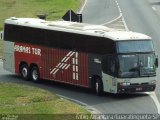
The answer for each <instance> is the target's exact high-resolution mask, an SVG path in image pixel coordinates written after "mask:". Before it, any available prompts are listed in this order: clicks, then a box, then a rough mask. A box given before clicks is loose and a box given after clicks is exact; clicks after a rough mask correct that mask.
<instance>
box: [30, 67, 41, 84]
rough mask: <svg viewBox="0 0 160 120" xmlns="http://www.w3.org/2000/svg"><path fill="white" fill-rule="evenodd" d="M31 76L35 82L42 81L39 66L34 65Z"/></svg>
mask: <svg viewBox="0 0 160 120" xmlns="http://www.w3.org/2000/svg"><path fill="white" fill-rule="evenodd" d="M31 78H32V80H33V82H35V83H38V82H40V73H39V69H38V67H36V66H34V67H33V68H32V69H31Z"/></svg>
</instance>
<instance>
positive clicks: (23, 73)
mask: <svg viewBox="0 0 160 120" xmlns="http://www.w3.org/2000/svg"><path fill="white" fill-rule="evenodd" d="M20 75H21V77H22V78H23V79H24V80H27V81H28V80H29V68H28V65H27V64H22V65H21V66H20Z"/></svg>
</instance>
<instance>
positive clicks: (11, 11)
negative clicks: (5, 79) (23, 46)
mask: <svg viewBox="0 0 160 120" xmlns="http://www.w3.org/2000/svg"><path fill="white" fill-rule="evenodd" d="M80 3H81V1H80V0H0V16H1V17H0V31H1V30H3V24H4V20H5V19H7V18H9V17H30V18H31V17H34V18H35V17H37V16H36V15H38V14H47V15H48V16H47V19H48V20H56V19H61V18H62V16H63V15H64V14H65V13H66V11H67V10H69V9H72V10H74V11H76V10H77V8H79V6H80ZM1 55H2V42H1V41H0V56H1Z"/></svg>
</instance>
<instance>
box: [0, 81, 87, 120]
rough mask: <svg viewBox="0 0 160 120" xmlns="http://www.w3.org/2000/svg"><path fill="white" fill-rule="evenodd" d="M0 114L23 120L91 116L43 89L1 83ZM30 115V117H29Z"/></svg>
mask: <svg viewBox="0 0 160 120" xmlns="http://www.w3.org/2000/svg"><path fill="white" fill-rule="evenodd" d="M0 96H1V97H0V113H1V114H2V115H5V114H15V115H17V114H18V115H20V116H19V117H22V118H23V119H32V118H34V119H37V120H38V119H39V118H41V120H42V118H43V117H44V118H45V119H46V120H48V119H50V118H52V119H53V117H54V118H56V120H57V118H58V119H61V120H63V119H65V120H66V119H68V120H72V119H75V116H73V115H72V116H71V115H70V114H90V113H89V112H88V111H86V110H85V109H84V108H83V107H81V106H79V105H76V104H74V103H72V102H70V101H68V100H64V99H61V98H60V97H58V96H56V95H54V94H52V93H50V92H48V91H45V90H43V89H39V88H34V87H29V86H26V85H18V84H15V83H5V82H0ZM27 114H28V115H27ZM35 114H36V115H35Z"/></svg>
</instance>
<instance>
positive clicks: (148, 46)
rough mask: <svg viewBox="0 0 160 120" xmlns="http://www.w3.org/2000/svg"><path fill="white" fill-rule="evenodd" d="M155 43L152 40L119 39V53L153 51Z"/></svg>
mask: <svg viewBox="0 0 160 120" xmlns="http://www.w3.org/2000/svg"><path fill="white" fill-rule="evenodd" d="M153 51H154V49H153V44H152V41H151V40H134V41H118V42H117V52H118V53H131V52H153Z"/></svg>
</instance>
